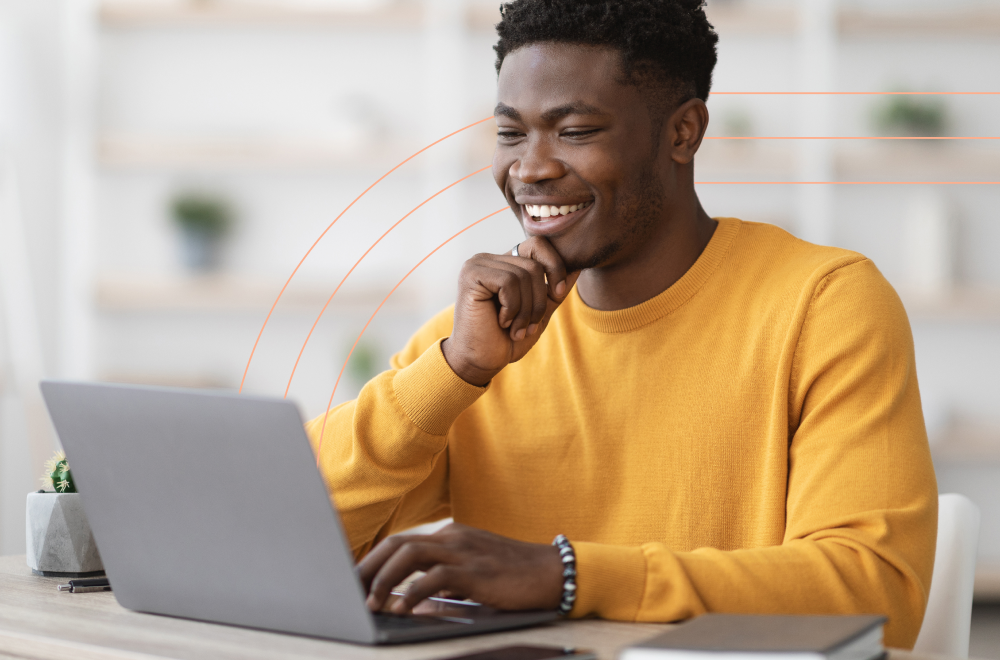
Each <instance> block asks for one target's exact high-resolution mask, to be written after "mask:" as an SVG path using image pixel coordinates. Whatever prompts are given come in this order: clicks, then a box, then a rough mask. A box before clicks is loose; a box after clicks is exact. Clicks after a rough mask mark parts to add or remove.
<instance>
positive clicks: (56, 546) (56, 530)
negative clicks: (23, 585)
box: [26, 491, 104, 577]
mask: <svg viewBox="0 0 1000 660" xmlns="http://www.w3.org/2000/svg"><path fill="white" fill-rule="evenodd" d="M26 513H27V515H26V518H27V535H28V566H29V567H30V568H31V572H32V573H34V574H35V575H45V576H49V577H88V576H94V575H102V574H103V573H104V564H102V563H101V556H100V555H99V554H98V553H97V544H96V543H94V535H93V534H91V532H90V523H88V522H87V516H86V514H85V513H84V512H83V505H82V504H81V502H80V495H79V494H78V493H46V492H42V491H38V492H37V493H28V505H27V512H26Z"/></svg>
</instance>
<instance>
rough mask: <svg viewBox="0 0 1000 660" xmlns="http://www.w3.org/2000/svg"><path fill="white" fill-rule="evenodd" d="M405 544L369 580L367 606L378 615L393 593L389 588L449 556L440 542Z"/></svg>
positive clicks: (407, 542)
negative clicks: (370, 580) (414, 572)
mask: <svg viewBox="0 0 1000 660" xmlns="http://www.w3.org/2000/svg"><path fill="white" fill-rule="evenodd" d="M423 538H424V539H428V540H424V541H406V542H404V543H403V544H402V545H401V546H399V548H398V549H397V550H396V552H395V553H394V554H393V555H392V556H391V557H389V559H387V560H386V561H385V563H384V564H382V567H381V568H380V569H379V571H378V573H376V574H375V577H374V578H373V579H372V583H371V588H370V589H369V590H368V600H367V601H366V602H367V605H368V608H369V609H370V610H372V611H373V612H377V611H378V610H380V609H381V608H382V605H383V604H384V603H385V600H386V599H387V598H388V597H389V594H390V593H391V592H392V588H393V587H395V586H396V585H397V584H399V583H400V582H402V581H403V580H404V579H406V578H407V577H408V576H409V575H410V574H411V573H413V571H427V570H430V569H431V568H433V567H434V566H436V565H437V564H439V563H441V562H444V561H447V560H448V559H450V558H451V553H450V552H449V551H448V550H447V548H446V547H445V546H444V545H442V544H441V543H440V542H433V541H430V540H429V539H431V538H432V537H429V536H426V537H423Z"/></svg>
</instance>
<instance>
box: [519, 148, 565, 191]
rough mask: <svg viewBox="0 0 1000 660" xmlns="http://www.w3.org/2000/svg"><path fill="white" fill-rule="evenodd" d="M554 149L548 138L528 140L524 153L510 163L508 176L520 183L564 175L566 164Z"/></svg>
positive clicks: (536, 181)
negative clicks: (557, 156)
mask: <svg viewBox="0 0 1000 660" xmlns="http://www.w3.org/2000/svg"><path fill="white" fill-rule="evenodd" d="M554 151H555V150H554V149H553V148H552V145H551V144H549V141H548V140H545V139H533V140H528V143H527V145H526V146H525V150H524V153H523V154H522V155H521V157H520V158H518V159H517V160H515V161H514V162H513V163H511V166H510V170H509V173H510V176H511V177H512V178H514V179H517V180H518V181H520V182H522V183H538V182H539V181H546V180H549V179H558V178H560V177H562V176H565V174H566V165H565V164H564V163H563V162H562V161H561V160H559V159H558V158H556V154H555V153H554Z"/></svg>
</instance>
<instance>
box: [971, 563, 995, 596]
mask: <svg viewBox="0 0 1000 660" xmlns="http://www.w3.org/2000/svg"><path fill="white" fill-rule="evenodd" d="M973 598H974V599H975V600H977V601H980V602H984V603H996V602H998V601H1000V562H996V563H984V562H979V564H978V565H977V566H976V582H975V586H974V587H973Z"/></svg>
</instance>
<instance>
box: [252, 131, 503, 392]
mask: <svg viewBox="0 0 1000 660" xmlns="http://www.w3.org/2000/svg"><path fill="white" fill-rule="evenodd" d="M490 119H493V117H492V115H491V116H489V117H487V118H486V119H480V120H479V121H477V122H473V123H471V124H469V125H468V126H464V127H462V128H460V129H458V130H457V131H454V132H452V133H449V134H448V135H445V136H444V137H443V138H441V139H440V140H435V141H434V142H431V143H430V144H428V145H427V146H426V147H424V148H423V149H421V150H420V151H418V152H416V153H414V154H413V155H411V156H410V157H409V158H407V159H406V160H403V161H401V162H400V163H399V164H398V165H396V166H395V167H394V168H392V169H391V170H389V171H388V172H386V173H385V174H383V175H382V176H380V177H379V178H378V180H377V181H376V182H375V183H373V184H372V185H370V186H368V187H367V188H365V190H364V192H362V193H361V194H360V195H358V196H357V197H355V198H354V201H352V202H351V203H350V204H348V205H347V207H346V208H345V209H344V210H343V211H341V212H340V215H338V216H337V217H336V218H334V219H333V222H331V223H330V224H329V225H327V227H326V229H324V230H323V233H322V234H320V235H319V238H317V239H316V240H315V241H314V242H313V244H312V245H310V246H309V249H308V250H306V253H305V254H304V255H303V256H302V259H300V260H299V263H298V265H296V266H295V270H293V271H292V274H291V275H289V276H288V279H287V280H286V281H285V285H284V286H283V287H281V291H279V292H278V297H277V298H275V299H274V304H273V305H271V309H270V310H268V312H267V317H266V318H265V319H264V325H262V326H261V327H260V332H258V333H257V339H256V340H255V341H254V343H253V349H252V350H251V351H250V358H249V359H248V360H247V366H246V368H245V369H243V378H242V380H240V389H239V391H240V392H242V391H243V384H244V383H245V382H246V380H247V373H248V372H249V371H250V363H251V362H252V361H253V356H254V353H256V352H257V344H259V343H260V338H261V336H262V335H263V334H264V328H266V327H267V323H268V321H270V320H271V314H273V313H274V308H275V307H277V306H278V301H279V300H281V296H283V295H284V294H285V289H287V288H288V285H289V284H291V282H292V278H293V277H295V273H297V272H299V268H301V267H302V264H303V263H305V260H306V257H308V256H309V255H310V254H311V253H312V251H313V249H314V248H315V247H316V246H317V245H318V244H319V242H320V241H321V240H323V237H324V236H326V233H327V232H328V231H330V229H331V228H332V227H333V226H334V225H335V224H337V221H338V220H340V219H341V218H342V217H343V215H344V214H345V213H347V211H348V210H350V208H351V207H352V206H354V205H355V204H356V203H357V201H358V200H359V199H361V198H362V197H364V196H365V195H367V194H368V191H369V190H371V189H372V188H374V187H375V186H377V185H378V184H379V183H381V182H382V180H383V179H385V178H386V177H387V176H389V175H390V174H392V173H393V172H395V171H396V170H398V169H399V168H400V167H402V166H403V165H405V164H406V163H408V162H410V161H411V160H413V159H414V158H416V157H417V156H419V155H420V154H422V153H424V152H425V151H427V150H428V149H430V148H431V147H433V146H434V145H436V144H438V143H440V142H444V141H445V140H447V139H448V138H450V137H452V136H453V135H457V134H459V133H461V132H462V131H464V130H467V129H470V128H472V127H473V126H478V125H479V124H482V123H483V122H485V121H489V120H490Z"/></svg>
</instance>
